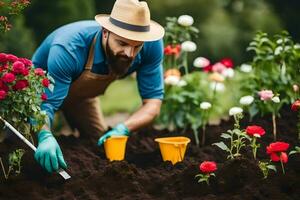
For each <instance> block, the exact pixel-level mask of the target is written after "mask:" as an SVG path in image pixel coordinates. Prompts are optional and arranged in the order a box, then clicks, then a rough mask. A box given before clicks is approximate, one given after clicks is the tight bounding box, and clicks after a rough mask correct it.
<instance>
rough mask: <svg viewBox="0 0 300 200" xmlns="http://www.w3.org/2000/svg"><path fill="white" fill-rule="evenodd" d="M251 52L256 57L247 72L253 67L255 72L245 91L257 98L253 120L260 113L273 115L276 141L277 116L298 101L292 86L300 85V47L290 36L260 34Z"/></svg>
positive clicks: (246, 80) (250, 75)
mask: <svg viewBox="0 0 300 200" xmlns="http://www.w3.org/2000/svg"><path fill="white" fill-rule="evenodd" d="M247 50H248V51H252V52H253V53H254V57H253V59H252V62H251V63H250V65H245V64H244V65H243V68H245V69H246V68H248V69H250V66H251V70H248V69H247V70H248V71H251V73H250V74H249V76H248V77H247V78H246V79H245V80H244V84H243V86H242V91H243V92H245V94H248V95H251V96H253V97H254V98H255V100H254V101H253V103H252V104H251V105H249V106H250V108H249V111H250V115H251V117H253V116H255V115H256V114H258V113H260V114H261V115H265V114H267V113H271V114H272V121H273V135H274V140H276V116H278V115H279V110H280V108H281V107H282V106H283V105H284V104H289V103H290V102H292V101H293V100H294V98H293V97H294V94H293V93H294V91H293V90H292V88H293V87H292V86H293V84H294V83H295V82H299V76H298V71H299V69H298V68H297V67H295V66H297V63H299V61H300V45H299V44H296V43H294V41H293V40H292V39H291V37H290V35H289V34H288V33H287V32H282V33H281V34H278V35H275V36H274V37H269V36H268V35H267V34H266V33H263V32H258V33H257V34H256V36H255V37H254V39H253V41H252V42H251V43H250V44H249V47H248V48H247ZM246 66H247V67H246ZM241 70H242V66H241ZM271 88H272V90H270V89H271ZM279 97H280V99H279Z"/></svg>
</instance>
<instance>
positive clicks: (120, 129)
mask: <svg viewBox="0 0 300 200" xmlns="http://www.w3.org/2000/svg"><path fill="white" fill-rule="evenodd" d="M121 135H126V136H129V135H130V132H129V130H128V128H127V127H126V126H125V124H118V125H117V126H115V127H114V128H112V129H111V130H109V131H108V132H106V133H105V134H104V135H102V137H101V138H100V139H99V140H98V146H99V147H100V146H101V145H102V144H103V143H104V142H105V140H106V139H107V138H110V137H111V136H121Z"/></svg>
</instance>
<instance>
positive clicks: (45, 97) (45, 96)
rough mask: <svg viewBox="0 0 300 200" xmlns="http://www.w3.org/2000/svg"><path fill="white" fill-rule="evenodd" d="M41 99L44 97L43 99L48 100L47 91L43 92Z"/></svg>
mask: <svg viewBox="0 0 300 200" xmlns="http://www.w3.org/2000/svg"><path fill="white" fill-rule="evenodd" d="M41 99H42V100H43V101H46V100H47V99H48V97H47V95H46V93H43V94H42V95H41Z"/></svg>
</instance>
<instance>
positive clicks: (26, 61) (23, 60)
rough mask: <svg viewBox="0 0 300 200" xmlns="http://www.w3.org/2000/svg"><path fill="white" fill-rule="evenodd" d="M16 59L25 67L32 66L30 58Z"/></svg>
mask: <svg viewBox="0 0 300 200" xmlns="http://www.w3.org/2000/svg"><path fill="white" fill-rule="evenodd" d="M18 61H20V62H22V63H23V64H24V65H25V67H30V66H32V62H31V60H28V59H27V58H18Z"/></svg>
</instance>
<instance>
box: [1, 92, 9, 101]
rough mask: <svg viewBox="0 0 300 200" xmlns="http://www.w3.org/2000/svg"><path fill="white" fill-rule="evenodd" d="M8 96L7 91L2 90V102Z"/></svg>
mask: <svg viewBox="0 0 300 200" xmlns="http://www.w3.org/2000/svg"><path fill="white" fill-rule="evenodd" d="M6 95H7V92H6V91H4V90H0V100H3V99H5V97H6Z"/></svg>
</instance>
